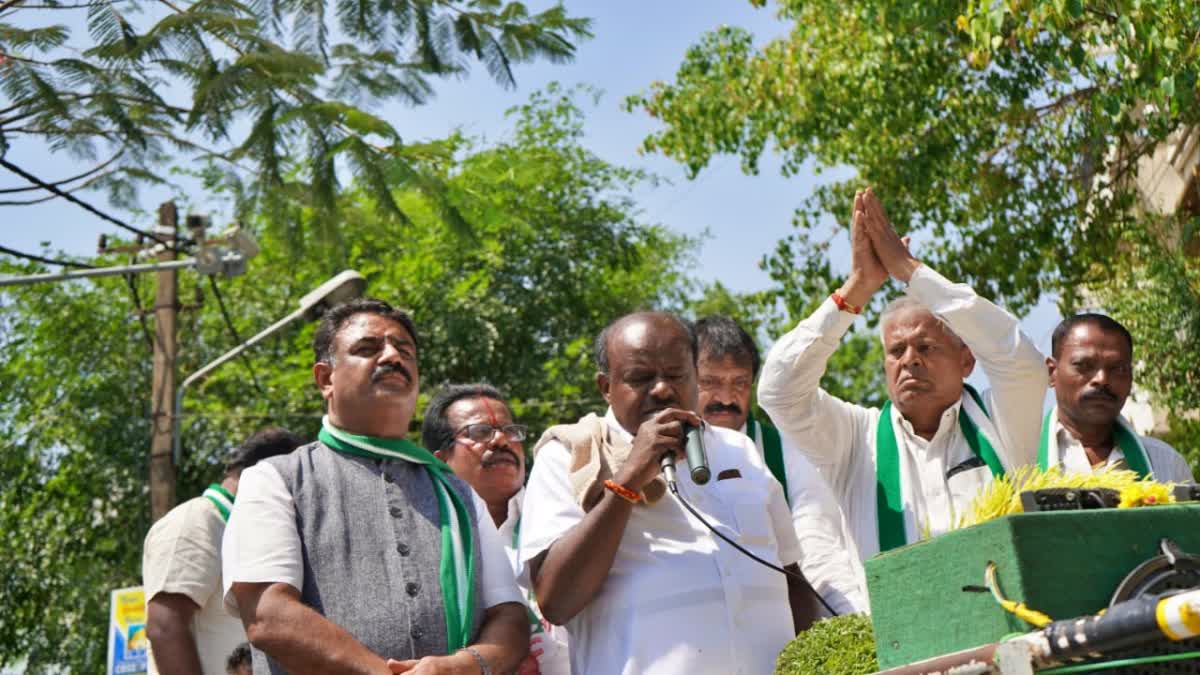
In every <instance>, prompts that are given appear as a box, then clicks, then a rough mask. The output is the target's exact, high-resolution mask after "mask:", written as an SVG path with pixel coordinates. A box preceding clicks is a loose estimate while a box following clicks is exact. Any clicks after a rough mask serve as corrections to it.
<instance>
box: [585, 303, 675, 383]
mask: <svg viewBox="0 0 1200 675" xmlns="http://www.w3.org/2000/svg"><path fill="white" fill-rule="evenodd" d="M629 325H646V326H649V327H650V329H651V330H655V331H662V330H667V331H670V330H675V331H679V332H680V333H681V334H682V335H683V336H684V338H685V339H686V340H687V343H688V346H689V348H690V349H691V354H692V364H693V365H695V362H696V356H697V351H698V346H697V344H696V331H695V330H694V329H693V328H692V324H691V323H689V322H687V321H684V320H683V319H681V318H679V317H678V316H677V315H675V314H672V313H670V312H634V313H632V314H626V315H625V316H622V317H620V318H618V319H616V320H614V321H613V322H611V323H609V324H608V325H607V326H605V327H604V329H603V330H601V331H600V334H599V335H597V336H596V344H595V356H596V369H597V370H599V371H600V372H601V373H607V372H608V368H609V353H610V349H609V347H610V341H611V339H612V336H613V335H614V334H615V333H617V332H619V331H620V330H622V329H623V328H624V327H626V326H629Z"/></svg>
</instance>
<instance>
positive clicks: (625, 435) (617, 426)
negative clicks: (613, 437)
mask: <svg viewBox="0 0 1200 675" xmlns="http://www.w3.org/2000/svg"><path fill="white" fill-rule="evenodd" d="M604 421H605V422H607V423H608V427H609V428H610V429H612V430H613V431H614V432H616V434H617V438H619V439H621V440H623V441H625V442H626V443H633V434H631V433H629V432H628V431H625V427H623V426H621V423H620V422H618V421H617V416H616V414H614V413H613V409H612V407H611V406H610V407H609V409H608V410H607V411H605V413H604Z"/></svg>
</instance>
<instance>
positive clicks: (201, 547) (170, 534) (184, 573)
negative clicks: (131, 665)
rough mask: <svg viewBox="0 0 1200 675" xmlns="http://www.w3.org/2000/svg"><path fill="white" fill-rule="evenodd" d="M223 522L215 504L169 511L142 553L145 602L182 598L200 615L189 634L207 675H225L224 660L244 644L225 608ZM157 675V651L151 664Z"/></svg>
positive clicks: (192, 502)
mask: <svg viewBox="0 0 1200 675" xmlns="http://www.w3.org/2000/svg"><path fill="white" fill-rule="evenodd" d="M224 531H225V521H224V519H222V518H221V513H220V511H218V510H217V507H216V505H215V504H213V503H212V502H211V501H209V500H208V499H206V498H204V497H196V498H194V499H189V500H188V501H186V502H184V503H182V504H180V505H179V506H177V507H175V508H173V509H171V511H170V512H168V513H167V515H165V516H163V517H162V518H160V519H159V521H158V522H156V523H154V526H153V527H151V528H150V532H149V533H148V534H147V535H146V542H145V545H144V546H143V548H142V580H143V584H144V586H145V591H146V601H147V602H149V601H151V600H153V599H154V596H156V595H158V594H159V593H179V594H182V595H186V596H187V597H188V598H191V600H192V602H194V603H196V604H197V605H198V606H199V607H200V610H199V611H198V612H196V615H195V618H194V619H193V621H192V625H191V630H192V634H193V635H194V636H195V638H196V651H197V652H198V654H199V656H200V667H201V669H202V670H203V671H204V675H225V660H226V659H227V658H229V654H230V653H232V652H233V650H234V648H236V647H237V646H238V645H239V644H241V643H243V642H245V641H246V631H245V629H244V628H242V622H241V621H240V620H238V619H235V618H233V617H231V616H229V615H228V614H226V613H225V611H224V610H223V609H222V607H221V595H222V594H221V534H222V533H223V532H224ZM147 665H148V666H149V672H150V673H151V674H152V675H157V673H158V672H159V670H158V666H157V665H156V664H155V661H154V653H153V648H151V650H150V655H149V658H148V659H147Z"/></svg>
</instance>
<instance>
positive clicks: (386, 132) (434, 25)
mask: <svg viewBox="0 0 1200 675" xmlns="http://www.w3.org/2000/svg"><path fill="white" fill-rule="evenodd" d="M81 23H86V31H81V30H78V26H79V24H81ZM589 24H590V22H589V20H587V19H581V18H576V17H571V16H569V15H568V14H567V13H566V11H565V10H564V9H563V7H562V6H561V5H556V6H554V7H551V8H550V9H547V10H545V11H542V12H538V13H531V12H530V11H529V10H528V9H527V8H526V6H525V5H524V4H522V3H520V2H504V1H503V0H439V1H438V2H419V1H414V0H402V1H400V2H363V1H361V0H249V1H248V2H239V1H238V0H197V1H195V2H176V1H173V0H103V1H96V2H79V1H77V0H37V1H36V2H23V1H22V0H8V1H5V2H0V91H3V95H4V97H5V98H4V100H3V101H0V166H2V167H4V168H5V169H7V170H8V171H9V172H12V173H13V174H15V175H16V176H18V177H20V178H22V179H23V180H24V181H25V182H27V183H28V185H27V186H26V187H23V188H19V189H20V190H23V191H25V192H28V193H31V194H33V195H35V196H34V197H33V198H32V199H17V200H9V201H7V202H6V203H7V204H10V205H11V204H19V203H33V202H36V201H44V200H46V199H53V198H56V197H64V198H67V199H70V198H72V197H73V196H75V195H74V193H77V192H79V191H81V190H86V189H93V190H105V191H107V193H108V195H109V198H110V200H111V201H112V202H113V203H114V204H116V205H118V206H120V207H124V208H132V207H134V206H135V205H136V195H137V192H136V190H137V188H138V187H139V186H144V185H147V184H164V183H166V184H170V183H171V181H172V180H173V178H172V176H171V175H170V174H168V173H167V172H165V171H164V169H165V168H167V167H170V166H173V165H175V164H177V163H179V161H180V160H181V158H183V157H192V158H195V159H198V160H200V161H205V162H207V161H210V160H211V162H212V166H213V167H215V169H214V170H219V171H223V172H226V173H228V174H230V175H231V176H236V177H237V178H238V179H239V180H240V181H241V182H242V184H243V193H242V195H241V196H242V197H243V199H244V200H245V201H246V202H247V206H246V207H245V208H244V209H243V213H249V212H251V211H253V210H257V209H260V208H265V209H269V210H271V211H273V212H274V213H276V214H277V215H279V216H280V218H277V220H283V218H282V216H283V212H284V210H285V209H286V208H287V207H289V206H301V207H307V208H311V209H312V210H313V213H314V214H315V217H313V218H310V219H309V221H310V222H311V224H312V226H313V227H315V228H317V231H318V232H319V233H321V234H322V238H323V240H325V241H336V227H337V224H338V222H339V221H338V215H337V213H336V206H337V204H338V199H337V197H338V194H339V193H340V191H341V189H342V187H343V184H344V182H345V181H344V180H343V179H342V176H344V171H343V170H344V169H348V170H349V171H352V172H353V174H354V175H355V176H356V177H357V182H356V186H357V188H358V189H362V190H367V191H369V193H370V194H371V195H372V197H373V198H374V199H375V200H377V201H378V203H379V205H380V209H381V212H382V213H384V214H386V215H387V216H388V217H390V218H393V219H396V220H399V221H401V222H403V221H404V220H405V219H406V218H407V215H406V214H405V213H404V211H403V210H402V209H401V208H400V206H399V205H398V204H397V203H396V201H395V199H394V198H393V196H392V188H393V187H394V182H393V181H394V180H396V179H398V178H401V179H404V180H406V181H408V183H409V184H411V185H412V186H414V187H417V188H420V189H422V190H424V191H425V192H426V193H427V194H429V195H430V196H431V197H434V198H436V197H438V196H439V195H440V194H441V189H442V188H441V186H440V184H439V183H438V182H437V181H436V180H433V179H432V177H430V176H428V175H426V174H423V173H422V172H421V169H422V167H423V163H422V161H421V157H420V153H419V147H418V148H414V147H411V146H409V145H407V144H406V143H405V142H404V141H403V139H402V134H401V131H402V130H401V129H397V128H396V127H395V126H394V125H393V124H392V123H390V122H389V121H387V120H385V119H383V118H381V117H379V116H378V115H377V112H378V108H379V107H380V105H382V104H384V103H387V102H401V103H407V104H411V105H419V104H421V103H424V102H425V101H427V100H428V99H430V98H431V97H432V96H433V95H434V85H433V82H434V80H435V79H436V78H443V77H447V76H455V75H461V74H464V73H466V72H467V70H468V69H469V67H470V64H471V63H472V62H473V61H478V62H481V63H482V64H483V65H484V66H485V67H486V69H487V71H488V73H489V74H490V75H491V76H492V78H493V79H494V80H496V81H497V82H499V83H500V84H501V85H503V86H505V87H512V86H514V85H515V82H516V79H515V74H514V68H515V67H516V65H517V64H520V63H524V62H529V61H532V60H535V59H549V60H551V61H565V60H569V59H570V58H572V56H573V55H574V52H575V47H574V41H576V40H579V39H583V38H586V37H588V36H589V32H588V28H589ZM18 148H19V149H22V150H25V151H29V149H31V148H32V149H36V150H38V151H47V152H51V153H54V154H62V155H63V156H64V157H69V158H71V159H72V160H74V161H76V162H80V163H83V164H85V165H86V169H85V170H84V171H83V172H80V173H77V174H75V175H72V176H69V177H65V178H62V177H58V176H38V175H34V174H33V173H32V172H31V171H29V169H28V168H26V167H22V166H21V163H20V162H19V161H17V160H16V159H14V157H13V153H11V152H9V151H10V150H11V149H18ZM446 213H447V214H449V215H451V216H453V217H457V214H456V213H455V212H454V211H453V209H447V210H446ZM454 224H455V225H456V226H458V227H462V226H463V225H464V223H463V221H461V219H458V220H457V221H456V222H455V223H454Z"/></svg>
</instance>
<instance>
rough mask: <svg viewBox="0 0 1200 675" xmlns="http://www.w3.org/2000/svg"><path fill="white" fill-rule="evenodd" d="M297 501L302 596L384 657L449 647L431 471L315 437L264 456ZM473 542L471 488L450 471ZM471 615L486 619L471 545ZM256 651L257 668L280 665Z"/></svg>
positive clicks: (261, 671) (258, 671)
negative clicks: (332, 446) (351, 451)
mask: <svg viewBox="0 0 1200 675" xmlns="http://www.w3.org/2000/svg"><path fill="white" fill-rule="evenodd" d="M265 461H266V462H268V463H270V464H271V465H272V466H273V467H275V468H276V469H277V470H278V471H279V474H280V475H281V476H283V482H284V484H285V485H287V488H288V491H289V492H291V494H292V499H293V500H294V502H295V506H296V529H297V530H298V531H299V533H300V543H301V549H302V553H303V562H304V588H302V589H300V598H301V600H302V601H303V602H304V604H306V605H308V606H309V607H312V608H313V609H315V610H317V611H318V612H320V613H321V614H322V615H324V616H325V618H327V619H329V620H330V621H332V622H333V623H335V624H337V625H339V626H341V627H342V628H345V629H346V630H347V631H348V632H349V633H350V635H352V636H354V639H356V640H358V641H359V642H361V643H362V644H363V645H364V646H366V647H367V649H370V650H371V651H372V652H374V653H376V654H379V655H380V656H383V657H385V658H393V659H401V660H403V659H419V658H421V657H423V656H431V655H438V654H445V653H446V652H447V637H446V613H445V609H444V604H443V601H442V589H441V583H440V581H439V569H440V565H441V560H442V535H441V512H440V508H439V506H438V499H437V494H436V493H435V492H434V486H433V480H432V478H430V476H429V473H428V472H427V471H426V470H425V468H424V467H422V466H421V465H419V464H413V463H411V462H405V461H403V460H391V459H388V460H375V459H369V458H366V457H359V456H356V455H347V454H343V453H339V452H336V451H334V450H332V449H330V448H329V447H328V446H326V445H325V444H323V443H320V442H316V443H312V444H310V445H306V446H304V447H302V448H299V449H298V450H296V451H295V452H293V453H291V454H288V455H283V456H280V457H272V458H271V459H268V460H265ZM449 478H450V484H451V485H452V486H453V487H454V489H455V490H457V491H458V494H459V496H460V497H462V499H463V502H464V503H465V504H467V505H468V506H467V511H468V513H469V514H470V517H471V529H472V531H473V532H474V539H475V541H476V542H478V541H479V521H478V517H479V515H478V514H477V513H476V512H475V506H474V502H473V498H472V493H471V490H470V488H469V487H468V486H467V484H466V483H465V482H463V481H462V480H461V479H459V478H457V477H455V476H449ZM474 558H475V560H474V563H475V565H474V569H475V570H476V574H475V598H476V607H475V616H474V618H473V624H472V625H473V628H472V634H474V635H477V634H478V633H479V628H480V626H481V625H482V623H483V610H482V609H481V608H480V607H479V606H478V604H479V598H481V597H482V590H481V587H480V583H481V582H480V579H479V572H478V571H479V570H480V569H482V563H481V561H480V552H479V546H478V545H476V546H475V550H474ZM286 672H287V671H286V670H284V669H283V668H282V667H281V666H280V665H279V664H278V663H276V662H275V660H274V659H272V658H270V657H269V656H267V655H266V654H264V653H263V652H261V651H259V650H257V649H255V650H254V673H255V675H265V674H267V673H286Z"/></svg>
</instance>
